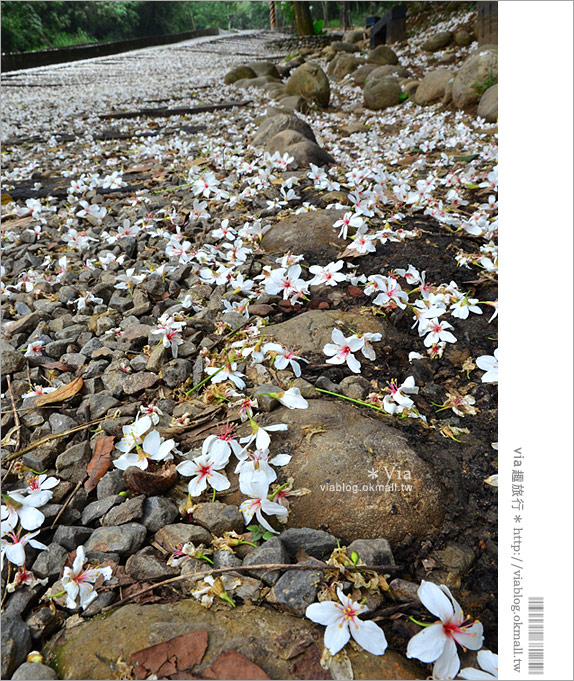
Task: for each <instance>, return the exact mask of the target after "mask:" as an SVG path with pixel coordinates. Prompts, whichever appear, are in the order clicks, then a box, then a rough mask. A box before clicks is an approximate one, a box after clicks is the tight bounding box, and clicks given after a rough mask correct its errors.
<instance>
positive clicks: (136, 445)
mask: <svg viewBox="0 0 574 681" xmlns="http://www.w3.org/2000/svg"><path fill="white" fill-rule="evenodd" d="M157 418H158V410H157V408H155V409H153V408H149V407H148V408H145V409H144V411H143V415H141V414H140V415H138V417H137V418H136V420H135V421H134V422H133V423H131V424H129V425H127V426H123V428H122V431H123V436H122V438H121V440H120V441H119V442H118V444H117V445H116V449H118V450H119V451H120V452H122V454H121V455H120V456H119V457H118V458H117V459H115V461H114V466H115V467H116V468H119V469H120V470H125V469H126V468H129V467H130V466H137V467H138V468H140V469H141V470H142V471H145V470H146V469H147V467H148V465H149V461H169V460H171V459H173V455H174V453H175V452H177V450H176V448H175V440H166V439H165V438H163V437H162V436H161V435H160V434H159V432H158V431H157V430H155V428H153V427H152V426H153V425H155V424H154V422H155V423H157Z"/></svg>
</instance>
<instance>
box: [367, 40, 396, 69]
mask: <svg viewBox="0 0 574 681" xmlns="http://www.w3.org/2000/svg"><path fill="white" fill-rule="evenodd" d="M367 61H368V62H369V63H371V64H379V65H380V66H383V65H385V64H398V63H399V58H398V57H397V55H396V54H395V52H394V50H392V49H391V48H390V47H389V46H388V45H379V46H378V47H375V49H374V50H371V51H370V52H369V54H368V55H367Z"/></svg>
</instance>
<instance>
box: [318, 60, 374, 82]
mask: <svg viewBox="0 0 574 681" xmlns="http://www.w3.org/2000/svg"><path fill="white" fill-rule="evenodd" d="M364 63H365V62H364V60H363V59H358V58H357V57H353V56H352V55H350V54H345V53H341V54H339V55H337V56H336V57H335V59H333V61H332V62H331V63H330V64H329V68H328V69H327V73H328V74H329V75H332V76H333V77H334V78H335V80H343V78H344V77H345V76H347V75H348V74H349V73H353V71H356V70H357V69H358V68H359V66H362V65H363V64H364Z"/></svg>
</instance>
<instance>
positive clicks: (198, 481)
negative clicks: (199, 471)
mask: <svg viewBox="0 0 574 681" xmlns="http://www.w3.org/2000/svg"><path fill="white" fill-rule="evenodd" d="M206 487H207V478H206V477H205V475H203V476H201V477H200V476H199V475H198V476H197V477H196V478H192V479H191V480H190V481H189V483H188V485H187V491H188V492H189V494H190V496H192V497H198V496H199V495H200V494H201V493H202V492H203V490H204V489H205V488H206Z"/></svg>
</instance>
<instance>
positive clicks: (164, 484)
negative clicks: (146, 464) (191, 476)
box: [124, 463, 177, 497]
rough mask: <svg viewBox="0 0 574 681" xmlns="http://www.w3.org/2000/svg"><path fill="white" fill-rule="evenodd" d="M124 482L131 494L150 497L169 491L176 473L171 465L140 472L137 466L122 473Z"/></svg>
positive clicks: (175, 479) (173, 483)
mask: <svg viewBox="0 0 574 681" xmlns="http://www.w3.org/2000/svg"><path fill="white" fill-rule="evenodd" d="M124 481H125V483H126V486H127V488H128V490H129V491H130V492H132V494H145V495H146V496H147V497H150V496H155V495H157V494H163V493H164V492H167V491H168V490H169V489H171V488H172V487H173V486H174V485H175V483H176V481H177V471H176V470H175V464H173V463H172V464H169V463H168V464H166V465H164V466H162V467H161V468H160V469H158V470H156V471H152V470H150V469H149V468H148V469H147V470H145V471H142V470H141V469H140V468H138V467H137V466H130V467H129V468H126V470H125V471H124Z"/></svg>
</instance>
